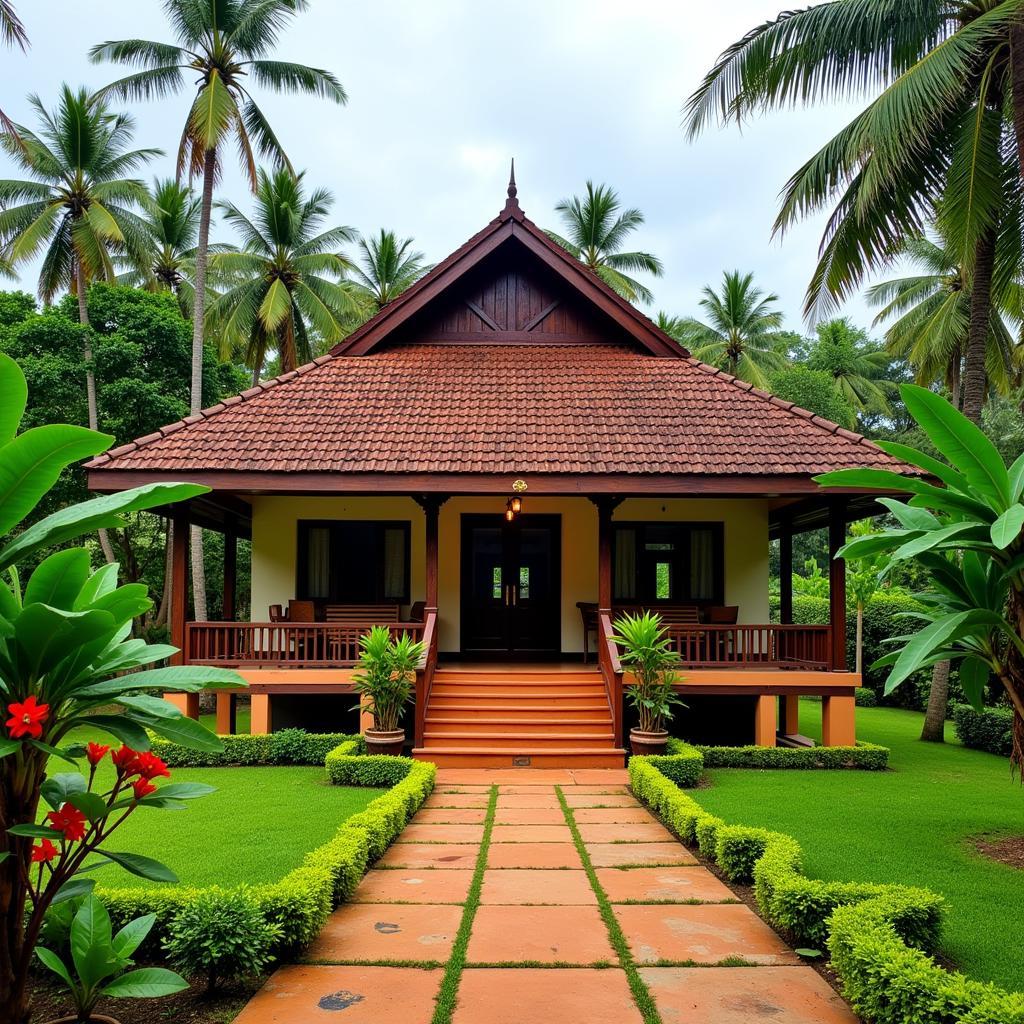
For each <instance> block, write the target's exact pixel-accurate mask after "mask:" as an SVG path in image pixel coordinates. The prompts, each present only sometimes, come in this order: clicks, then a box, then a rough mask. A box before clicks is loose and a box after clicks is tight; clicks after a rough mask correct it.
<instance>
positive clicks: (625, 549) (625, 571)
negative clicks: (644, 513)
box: [614, 529, 636, 601]
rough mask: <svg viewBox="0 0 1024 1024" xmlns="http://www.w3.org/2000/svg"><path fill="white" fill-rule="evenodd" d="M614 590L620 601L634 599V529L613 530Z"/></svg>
mask: <svg viewBox="0 0 1024 1024" xmlns="http://www.w3.org/2000/svg"><path fill="white" fill-rule="evenodd" d="M614 591H615V596H616V597H617V598H619V599H620V600H622V601H633V600H635V599H636V530H631V529H618V530H616V531H615V587H614Z"/></svg>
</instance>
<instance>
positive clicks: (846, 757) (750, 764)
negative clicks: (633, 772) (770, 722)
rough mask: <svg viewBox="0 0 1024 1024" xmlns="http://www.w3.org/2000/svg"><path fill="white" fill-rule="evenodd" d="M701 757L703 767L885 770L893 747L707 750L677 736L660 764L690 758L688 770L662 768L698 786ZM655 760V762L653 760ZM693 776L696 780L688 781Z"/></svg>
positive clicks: (680, 780) (675, 778)
mask: <svg viewBox="0 0 1024 1024" xmlns="http://www.w3.org/2000/svg"><path fill="white" fill-rule="evenodd" d="M695 754H699V755H700V757H701V758H702V761H703V765H702V767H703V768H762V769H767V770H774V769H780V768H781V769H804V770H821V769H841V768H855V769H858V770H860V771H871V772H874V771H883V770H884V769H885V768H887V767H888V765H889V748H888V747H880V746H877V745H876V744H874V743H858V744H857V745H856V746H855V747H754V746H750V747H705V746H701V745H699V744H697V745H694V744H689V743H686V742H684V741H683V740H679V739H675V738H674V737H673V738H671V739H669V741H668V755H669V756H667V757H665V758H659V759H657V760H659V761H673V760H674V759H675V758H678V757H685V758H686V767H685V768H683V767H676V766H674V765H667V766H666V765H659V768H660V770H661V771H662V773H663V774H665V775H667V776H668V777H669V778H670V779H672V780H673V781H674V782H677V783H678V784H679V785H680V786H687V787H690V786H694V785H696V781H697V778H699V777H700V769H698V770H697V772H696V775H693V768H692V764H691V762H692V759H693V757H694V755H695ZM652 760H655V759H654V758H652ZM691 776H692V781H686V779H689V778H690V777H691Z"/></svg>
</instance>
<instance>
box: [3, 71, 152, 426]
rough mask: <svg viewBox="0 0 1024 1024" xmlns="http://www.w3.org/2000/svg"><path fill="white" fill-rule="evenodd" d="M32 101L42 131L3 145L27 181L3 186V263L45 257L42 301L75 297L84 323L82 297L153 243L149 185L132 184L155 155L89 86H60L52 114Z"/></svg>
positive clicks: (90, 384) (92, 410)
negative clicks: (66, 294)
mask: <svg viewBox="0 0 1024 1024" xmlns="http://www.w3.org/2000/svg"><path fill="white" fill-rule="evenodd" d="M29 103H30V104H31V106H32V108H33V109H34V110H35V111H36V113H37V115H38V117H39V129H38V131H32V130H30V129H29V128H26V127H24V126H22V125H17V126H16V128H17V133H18V136H19V139H18V141H15V140H14V139H13V138H12V137H11V136H10V135H4V136H2V137H0V144H2V146H3V148H4V149H5V150H6V151H7V153H8V155H9V156H10V158H11V159H12V160H13V161H14V162H15V164H17V165H18V166H19V167H20V169H21V170H22V171H23V172H25V174H27V175H28V177H27V178H25V179H22V180H17V179H14V180H7V181H2V182H0V208H2V209H3V212H2V213H0V257H2V258H3V259H4V260H6V261H7V262H8V263H10V264H11V266H17V265H18V264H22V263H25V262H28V261H30V260H33V259H35V258H36V257H37V256H39V255H40V254H43V262H42V266H41V268H40V272H39V286H38V290H39V297H40V298H41V299H42V300H43V302H46V303H49V302H52V301H53V300H54V298H55V297H56V296H57V295H58V294H59V293H60V292H62V291H70V292H72V293H73V294H75V295H77V297H78V316H79V320H80V321H81V323H82V324H84V325H86V326H88V323H89V311H88V306H87V304H86V291H87V288H88V284H89V282H90V281H92V280H96V279H100V280H107V281H112V280H114V277H115V273H114V259H115V257H116V256H117V255H125V256H138V255H139V254H140V253H141V252H142V251H144V249H145V246H146V243H147V233H146V225H145V223H144V221H143V220H142V218H141V217H140V216H139V215H138V213H136V212H135V211H136V209H137V208H139V207H140V206H141V205H142V204H143V203H145V201H146V197H147V193H146V186H145V184H143V182H142V181H140V180H138V179H137V178H129V177H127V176H126V175H128V174H130V173H131V172H132V171H134V170H135V169H136V168H137V167H139V166H141V165H142V164H144V163H146V162H147V161H148V160H150V159H152V158H153V157H154V156H158V155H160V150H158V149H129V144H130V142H131V139H132V134H133V132H134V122H133V120H132V119H131V118H130V117H129V116H128V115H127V114H113V113H111V112H110V111H109V110H108V109H107V108H106V106H105V105H104V104H103V103H102V102H98V101H93V100H91V99H90V98H89V95H88V93H87V92H86V90H85V89H78V90H77V91H73V90H72V89H71V88H70V87H69V86H67V85H64V86H62V87H61V91H60V96H59V98H58V101H57V105H56V107H55V108H54V110H53V112H52V113H51V112H50V111H48V110H47V109H46V108H45V107H44V106H43V103H42V101H41V100H40V99H39V97H38V96H30V97H29ZM84 338H85V351H84V356H85V366H86V392H87V397H88V408H89V426H90V427H92V428H93V429H94V430H95V429H97V428H98V416H97V412H96V380H95V377H94V374H93V368H92V351H91V348H90V345H89V335H88V333H86V334H85V335H84Z"/></svg>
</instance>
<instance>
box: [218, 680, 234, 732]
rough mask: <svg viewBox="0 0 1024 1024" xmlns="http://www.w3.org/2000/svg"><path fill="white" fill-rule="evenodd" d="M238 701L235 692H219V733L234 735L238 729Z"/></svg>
mask: <svg viewBox="0 0 1024 1024" xmlns="http://www.w3.org/2000/svg"><path fill="white" fill-rule="evenodd" d="M237 706H238V702H237V701H236V700H235V695H234V694H233V693H224V692H223V691H222V692H220V693H218V694H217V735H218V736H234V734H235V733H236V732H237V731H238V730H237V726H236V716H237Z"/></svg>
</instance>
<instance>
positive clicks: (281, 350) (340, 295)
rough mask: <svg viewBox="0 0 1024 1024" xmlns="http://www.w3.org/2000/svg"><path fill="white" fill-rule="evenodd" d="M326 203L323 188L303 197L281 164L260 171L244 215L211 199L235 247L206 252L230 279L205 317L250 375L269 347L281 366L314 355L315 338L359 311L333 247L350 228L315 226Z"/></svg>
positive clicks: (334, 336)
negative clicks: (248, 211) (253, 196)
mask: <svg viewBox="0 0 1024 1024" xmlns="http://www.w3.org/2000/svg"><path fill="white" fill-rule="evenodd" d="M332 203H333V199H332V197H331V194H330V192H328V191H327V190H326V189H316V190H314V191H313V192H312V193H311V194H310V195H309V196H308V197H307V196H306V195H305V192H304V189H303V175H302V174H300V175H298V176H297V177H296V176H293V175H292V173H291V172H290V171H289V170H287V169H286V168H280V169H278V170H277V171H275V172H274V173H273V174H268V173H267V172H266V171H263V170H261V171H259V174H258V178H257V186H256V200H255V204H256V205H255V213H254V216H253V218H252V219H251V220H250V218H249V217H247V216H246V215H245V214H244V213H242V211H241V210H240V209H239V208H238V207H237V206H235V204H234V203H229V202H224V203H218V204H217V205H218V209H219V210H220V211H221V212H222V214H223V216H224V220H225V221H226V222H227V223H228V224H230V225H231V226H232V227H233V228H234V229H235V231H236V232H237V233H238V235H239V237H240V239H241V242H242V246H241V248H237V247H234V246H223V247H222V249H223V251H218V252H215V253H213V254H212V256H211V267H212V268H213V269H214V270H215V271H216V272H217V273H218V274H221V275H223V277H224V280H225V281H227V282H229V286H228V288H227V290H226V291H225V292H224V293H223V294H222V295H220V296H218V297H217V298H216V299H215V300H214V301H213V302H212V304H211V306H210V318H211V322H213V323H216V325H217V327H218V329H219V331H220V336H221V345H222V348H223V354H224V355H228V354H230V353H233V352H242V353H244V358H245V361H246V363H247V364H248V365H249V366H250V367H251V368H252V371H253V379H254V381H258V380H259V373H260V370H261V369H262V367H263V364H264V363H265V362H266V360H267V355H268V352H270V351H271V350H273V351H274V352H275V353H276V354H277V355H278V356H279V358H280V364H281V372H282V373H287V372H288V371H289V370H293V369H295V367H296V366H298V365H300V364H302V363H306V362H308V361H309V360H310V359H312V358H313V355H314V352H313V341H314V339H315V340H317V341H320V342H322V343H325V344H331V343H332V342H335V341H339V340H340V339H341V338H342V337H344V335H345V321H346V318H348V317H351V316H352V315H353V314H355V313H357V312H359V311H360V296H359V294H358V293H357V292H356V290H355V289H354V288H353V287H352V286H351V284H350V283H349V282H347V281H346V280H345V275H346V273H347V272H348V271H349V270H350V269H351V266H352V264H351V262H350V261H349V259H348V257H346V256H345V255H344V253H342V252H341V251H340V249H341V246H342V245H344V244H346V243H348V242H352V241H354V240H355V238H356V232H355V231H354V230H353V229H352V228H349V227H343V226H338V227H332V228H328V229H326V230H323V231H321V230H320V228H321V226H322V224H323V222H324V219H325V218H326V216H327V214H328V213H329V212H330V208H331V205H332Z"/></svg>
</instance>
